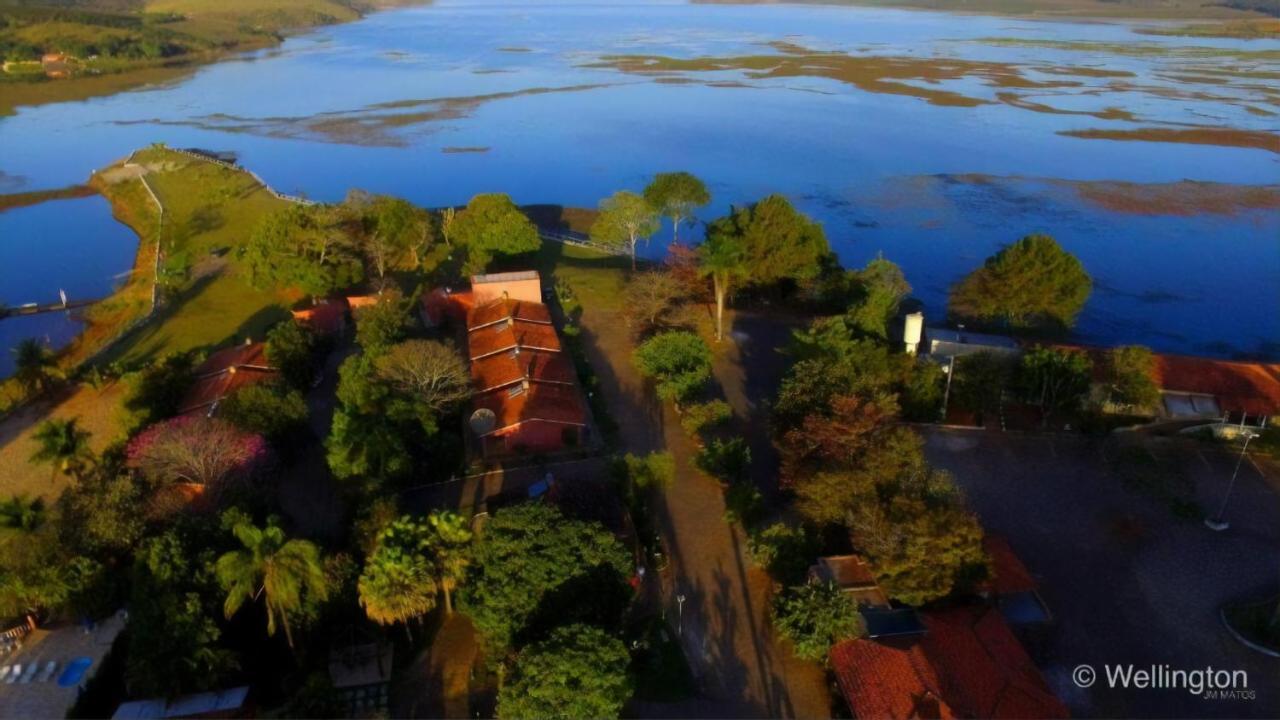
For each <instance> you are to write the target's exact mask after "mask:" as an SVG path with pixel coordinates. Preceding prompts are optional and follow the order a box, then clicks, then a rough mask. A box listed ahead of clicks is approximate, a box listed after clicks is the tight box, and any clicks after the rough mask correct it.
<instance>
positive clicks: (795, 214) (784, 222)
mask: <svg viewBox="0 0 1280 720" xmlns="http://www.w3.org/2000/svg"><path fill="white" fill-rule="evenodd" d="M724 237H733V238H736V240H737V242H738V243H739V244H740V245H741V246H742V260H743V263H744V265H745V266H746V268H745V270H746V275H745V281H746V282H747V283H748V284H751V285H773V284H775V283H779V282H782V281H784V280H791V281H795V282H802V281H805V280H811V279H813V278H814V277H816V276H817V274H818V271H819V270H820V269H821V260H822V258H823V257H825V256H826V255H827V254H829V253H830V252H831V249H830V248H829V247H828V246H827V236H826V233H824V232H823V230H822V226H821V225H819V224H818V223H816V222H814V221H812V220H810V219H809V218H808V217H806V216H805V215H803V214H802V213H800V212H799V211H798V210H796V209H795V207H794V206H792V205H791V202H790V201H789V200H787V199H786V198H785V197H783V196H782V195H770V196H768V197H766V198H764V199H763V200H760V201H759V202H757V203H755V204H752V205H748V206H746V207H740V208H734V209H733V210H731V211H730V213H729V214H728V215H726V216H725V217H722V218H719V219H718V220H715V221H713V222H712V223H711V224H710V225H708V226H707V241H708V242H712V241H713V239H719V238H724Z"/></svg>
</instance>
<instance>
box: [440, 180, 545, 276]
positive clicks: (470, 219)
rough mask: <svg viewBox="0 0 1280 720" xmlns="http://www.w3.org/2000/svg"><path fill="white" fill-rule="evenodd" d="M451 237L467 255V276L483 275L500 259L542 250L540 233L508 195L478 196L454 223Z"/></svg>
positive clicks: (459, 214) (451, 226)
mask: <svg viewBox="0 0 1280 720" xmlns="http://www.w3.org/2000/svg"><path fill="white" fill-rule="evenodd" d="M450 228H451V229H450V234H451V235H452V237H453V238H454V239H455V240H457V241H458V244H459V245H462V246H463V247H464V248H465V249H466V251H467V261H466V264H465V266H464V269H465V270H466V272H469V273H481V272H484V271H485V268H487V267H488V265H489V263H490V262H492V261H493V259H494V258H495V257H497V256H507V255H520V254H522V253H529V252H534V251H535V250H537V249H538V248H539V247H541V240H540V239H539V237H538V229H537V228H536V227H534V225H533V223H532V222H530V221H529V218H528V217H526V216H525V214H524V213H522V212H520V208H518V207H516V205H515V203H513V202H511V198H510V196H508V195H505V194H501V193H490V194H482V195H476V196H475V197H473V198H471V201H470V202H468V203H467V207H466V208H465V209H464V210H463V211H462V212H460V213H458V215H457V217H456V218H455V219H454V220H453V222H452V223H451V225H450Z"/></svg>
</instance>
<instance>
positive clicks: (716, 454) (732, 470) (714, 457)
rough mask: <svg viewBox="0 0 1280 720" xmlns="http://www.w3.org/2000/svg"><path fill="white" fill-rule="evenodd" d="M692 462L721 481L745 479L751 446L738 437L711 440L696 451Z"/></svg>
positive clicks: (749, 461) (749, 463)
mask: <svg viewBox="0 0 1280 720" xmlns="http://www.w3.org/2000/svg"><path fill="white" fill-rule="evenodd" d="M694 462H695V463H696V464H697V466H698V468H699V469H701V470H702V471H703V472H705V473H707V474H708V475H711V476H712V477H714V478H717V479H718V480H721V481H723V482H737V481H739V480H745V479H746V477H747V471H748V470H749V469H750V467H751V448H749V447H747V443H746V441H745V440H743V439H742V438H740V437H735V438H730V439H728V440H712V441H711V442H710V443H709V444H708V445H707V446H706V447H704V448H703V449H701V450H699V451H698V454H697V456H696V457H695V458H694Z"/></svg>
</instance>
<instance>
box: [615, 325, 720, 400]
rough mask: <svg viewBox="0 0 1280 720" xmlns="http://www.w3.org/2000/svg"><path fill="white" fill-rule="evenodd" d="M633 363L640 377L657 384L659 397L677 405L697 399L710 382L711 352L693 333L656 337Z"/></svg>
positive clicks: (648, 342)
mask: <svg viewBox="0 0 1280 720" xmlns="http://www.w3.org/2000/svg"><path fill="white" fill-rule="evenodd" d="M633 359H634V361H635V364H636V368H637V369H638V370H639V371H640V374H641V375H643V376H645V377H648V378H653V380H654V381H655V382H656V383H657V389H658V397H660V398H662V399H663V400H670V401H672V402H675V403H677V404H678V403H680V402H683V401H686V400H690V399H692V398H693V397H695V396H696V395H697V394H698V392H700V391H701V390H702V389H703V387H705V386H706V383H707V381H708V380H709V379H711V348H709V347H707V343H706V342H705V341H704V340H703V339H702V338H700V337H698V336H697V335H694V334H693V333H691V332H684V331H680V332H668V333H662V334H660V335H654V336H653V337H651V338H649V339H648V340H646V341H644V342H643V343H641V345H640V347H638V348H636V351H635V355H634V356H633Z"/></svg>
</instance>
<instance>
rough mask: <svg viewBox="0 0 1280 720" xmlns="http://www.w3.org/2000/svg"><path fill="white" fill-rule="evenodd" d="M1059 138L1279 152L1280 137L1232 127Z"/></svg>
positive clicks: (1079, 132) (1106, 132) (1098, 132)
mask: <svg viewBox="0 0 1280 720" xmlns="http://www.w3.org/2000/svg"><path fill="white" fill-rule="evenodd" d="M1058 134H1059V135H1066V136H1068V137H1077V138H1087V139H1090V140H1145V141H1148V142H1169V143H1190V144H1192V145H1221V146H1223V147H1241V148H1257V149H1259V150H1269V151H1271V152H1273V153H1280V135H1276V134H1274V133H1269V132H1264V131H1261V130H1236V129H1233V128H1218V127H1197V128H1151V127H1148V128H1138V129H1136V130H1103V129H1090V130H1059V131H1058Z"/></svg>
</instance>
